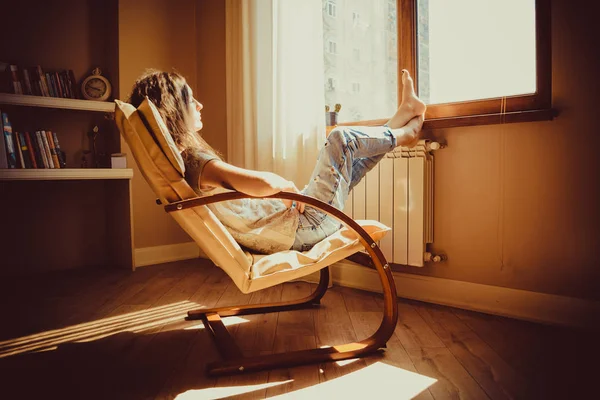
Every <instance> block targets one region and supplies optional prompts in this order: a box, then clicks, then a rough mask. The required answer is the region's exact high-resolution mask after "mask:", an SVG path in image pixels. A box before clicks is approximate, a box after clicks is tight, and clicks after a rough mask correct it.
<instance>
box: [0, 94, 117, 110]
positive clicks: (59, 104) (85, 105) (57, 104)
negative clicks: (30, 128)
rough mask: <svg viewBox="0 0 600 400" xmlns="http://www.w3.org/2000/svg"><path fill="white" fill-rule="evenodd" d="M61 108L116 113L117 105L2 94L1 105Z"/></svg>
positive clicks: (0, 96) (102, 102)
mask: <svg viewBox="0 0 600 400" xmlns="http://www.w3.org/2000/svg"><path fill="white" fill-rule="evenodd" d="M1 104H6V105H16V106H30V107H47V108H61V109H65V110H80V111H103V112H114V111H115V103H113V102H104V101H91V100H80V99H63V98H58V97H42V96H32V95H23V94H12V93H0V105H1Z"/></svg>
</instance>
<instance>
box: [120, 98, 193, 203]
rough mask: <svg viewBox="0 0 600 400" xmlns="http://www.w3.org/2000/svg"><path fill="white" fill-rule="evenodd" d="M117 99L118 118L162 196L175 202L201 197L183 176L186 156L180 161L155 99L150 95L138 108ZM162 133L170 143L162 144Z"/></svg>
mask: <svg viewBox="0 0 600 400" xmlns="http://www.w3.org/2000/svg"><path fill="white" fill-rule="evenodd" d="M115 103H116V109H115V122H116V123H117V126H118V127H119V130H120V131H121V134H122V135H123V137H124V138H125V141H126V142H127V144H128V145H129V148H130V149H131V152H132V154H133V157H134V158H135V161H136V163H137V165H138V167H139V169H140V171H141V173H142V175H144V178H145V179H146V182H148V184H149V185H150V187H151V188H152V190H153V191H154V193H155V194H156V195H157V196H158V197H159V198H160V200H161V201H162V202H163V203H171V202H174V201H179V200H184V199H191V198H194V197H197V196H198V195H197V194H196V193H195V192H194V191H193V190H192V188H191V187H190V186H189V185H188V184H187V182H186V181H185V179H184V177H183V172H185V169H184V168H183V160H180V161H181V164H180V162H179V160H178V158H177V156H176V155H175V154H174V153H173V151H172V148H171V147H170V145H169V144H168V139H167V137H170V134H169V132H168V131H167V128H166V126H165V124H164V122H163V121H162V118H160V114H158V110H156V107H155V106H154V105H153V104H152V102H151V101H150V100H149V99H148V98H146V99H145V100H144V101H143V102H142V104H141V105H140V106H139V107H138V109H136V108H135V107H134V106H132V105H131V104H128V103H125V102H122V101H119V100H115ZM159 121H160V122H159ZM160 137H162V141H163V142H164V143H167V144H166V145H165V146H166V147H161V146H160V145H159V143H160V142H161V140H159V139H158V138H160ZM171 141H172V139H171ZM165 149H167V151H166V152H165ZM167 154H170V156H167ZM172 159H173V160H175V161H171V160H172ZM179 159H181V155H179ZM174 164H175V165H174Z"/></svg>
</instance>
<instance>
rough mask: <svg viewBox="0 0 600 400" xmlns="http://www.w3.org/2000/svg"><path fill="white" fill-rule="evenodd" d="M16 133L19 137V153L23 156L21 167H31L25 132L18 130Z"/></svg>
mask: <svg viewBox="0 0 600 400" xmlns="http://www.w3.org/2000/svg"><path fill="white" fill-rule="evenodd" d="M16 135H17V137H18V139H19V143H20V144H21V155H22V156H23V158H22V161H23V162H22V164H23V168H33V165H32V164H31V155H30V153H29V146H28V145H27V141H26V140H25V134H23V133H21V132H19V133H17V134H16Z"/></svg>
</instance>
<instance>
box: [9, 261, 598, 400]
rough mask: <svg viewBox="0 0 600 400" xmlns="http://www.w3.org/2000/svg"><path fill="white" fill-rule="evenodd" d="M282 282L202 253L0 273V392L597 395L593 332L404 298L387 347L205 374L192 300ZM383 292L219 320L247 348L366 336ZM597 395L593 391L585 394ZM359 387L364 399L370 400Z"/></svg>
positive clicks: (231, 296)
mask: <svg viewBox="0 0 600 400" xmlns="http://www.w3.org/2000/svg"><path fill="white" fill-rule="evenodd" d="M313 287H314V285H311V284H308V283H302V282H298V283H287V284H284V285H281V286H277V287H275V288H271V289H267V290H263V291H260V292H257V293H255V294H252V295H243V294H241V293H240V292H239V291H238V289H237V288H236V287H235V285H234V284H233V283H232V282H231V281H230V280H229V278H227V277H226V276H225V274H224V273H223V272H222V271H221V270H220V269H219V268H215V267H212V266H210V265H209V262H208V261H205V260H188V261H182V262H177V263H170V264H162V265H156V266H150V267H144V268H140V269H138V270H137V271H136V272H134V273H131V272H126V271H115V270H86V271H67V272H58V273H56V272H55V273H52V274H39V275H37V276H35V277H28V278H11V279H3V280H2V282H1V283H0V289H1V292H0V310H1V312H2V316H3V318H2V323H1V326H0V398H3V399H17V398H51V399H54V398H60V399H65V398H76V399H89V398H99V399H153V398H160V399H162V398H175V397H178V396H179V398H181V399H213V398H225V397H227V398H246V399H255V398H265V397H277V396H279V395H285V396H283V397H290V398H307V399H308V398H310V399H333V398H336V399H337V398H342V399H343V398H350V399H351V398H362V399H364V398H369V399H379V398H384V397H385V398H393V399H401V398H413V397H416V398H419V399H447V398H448V399H450V398H451V399H459V398H460V399H463V398H464V399H487V398H491V399H504V398H517V399H551V398H552V399H553V398H557V399H579V398H598V396H599V392H600V390H599V389H598V386H597V385H596V383H597V381H596V379H598V375H599V372H600V366H598V362H599V361H600V357H599V352H598V342H599V340H598V338H597V336H596V335H594V334H591V333H584V332H577V331H574V330H570V329H565V328H557V327H549V326H543V325H539V324H533V323H528V322H522V321H516V320H511V319H507V318H500V317H494V316H489V315H484V314H478V313H474V312H467V311H462V310H458V309H452V308H449V307H442V306H435V305H430V304H426V303H420V302H415V301H407V300H403V299H401V300H400V301H399V312H400V319H399V322H398V326H397V329H396V332H395V335H394V336H393V337H392V339H391V340H390V341H389V342H388V347H387V350H386V351H385V352H383V353H378V354H374V355H373V356H370V357H368V358H364V359H360V360H354V361H351V362H339V363H335V362H334V363H325V364H321V365H308V366H302V367H296V368H291V369H279V370H273V371H269V372H262V373H254V374H248V375H245V376H236V377H225V378H218V379H213V378H207V377H206V376H205V374H204V367H205V365H206V363H207V362H210V361H213V360H216V359H218V357H219V356H218V354H217V352H216V350H215V348H214V346H213V343H212V339H211V337H210V336H209V334H208V332H207V331H206V330H205V329H203V326H202V323H201V322H200V321H185V320H184V319H183V317H184V315H185V313H186V311H187V310H189V309H192V308H198V307H200V306H204V307H212V306H215V305H219V306H222V305H231V304H236V303H238V304H239V303H259V302H267V301H277V300H279V299H288V298H295V297H300V296H303V295H306V294H308V293H309V292H310V291H311V290H312V288H313ZM381 308H382V304H381V296H379V295H377V294H372V293H367V292H362V291H358V290H353V289H347V288H341V287H334V288H332V289H330V290H329V291H328V292H327V294H326V295H325V297H324V298H323V301H322V306H321V308H319V309H317V310H301V311H289V312H281V313H279V314H272V315H255V316H244V317H233V318H229V319H227V320H226V323H229V324H230V325H229V328H230V329H231V330H232V331H233V332H234V334H235V337H236V339H237V340H238V341H239V344H240V346H241V348H242V349H243V350H244V351H245V352H247V353H248V354H266V353H270V352H273V351H275V352H279V351H283V350H292V349H302V348H314V347H317V346H329V345H336V344H341V343H345V342H349V341H353V340H355V339H362V338H364V337H366V336H368V335H370V334H371V333H372V332H373V331H374V330H375V328H376V327H377V326H378V325H379V322H380V320H381ZM594 393H595V394H594ZM367 396H369V397H367Z"/></svg>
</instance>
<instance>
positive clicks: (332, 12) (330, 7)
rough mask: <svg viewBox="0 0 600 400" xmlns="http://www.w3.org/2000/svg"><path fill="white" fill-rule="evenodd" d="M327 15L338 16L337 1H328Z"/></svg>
mask: <svg viewBox="0 0 600 400" xmlns="http://www.w3.org/2000/svg"><path fill="white" fill-rule="evenodd" d="M327 15H329V16H330V17H332V18H335V17H336V16H337V10H336V6H335V3H334V2H332V1H328V2H327Z"/></svg>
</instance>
